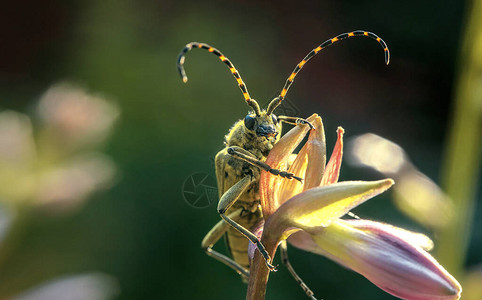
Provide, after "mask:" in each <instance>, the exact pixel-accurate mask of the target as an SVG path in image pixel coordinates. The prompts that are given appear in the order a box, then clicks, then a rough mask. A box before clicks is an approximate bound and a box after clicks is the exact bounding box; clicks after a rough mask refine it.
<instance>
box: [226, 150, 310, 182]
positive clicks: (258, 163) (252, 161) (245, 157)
mask: <svg viewBox="0 0 482 300" xmlns="http://www.w3.org/2000/svg"><path fill="white" fill-rule="evenodd" d="M238 148H239V147H236V146H234V147H229V148H228V154H229V155H231V156H233V157H236V158H239V159H241V160H244V161H245V162H247V163H249V164H251V165H253V166H255V167H258V168H260V169H262V170H265V171H267V172H270V173H271V174H274V175H278V176H281V177H284V178H288V179H293V178H294V179H296V180H298V181H300V182H301V181H303V178H301V177H298V176H295V175H294V174H293V173H290V172H286V171H280V170H278V169H272V168H271V167H270V166H269V165H268V164H266V163H264V162H262V161H260V160H259V159H257V158H254V157H253V156H252V155H247V154H245V153H243V152H244V151H240V149H242V148H239V149H238Z"/></svg>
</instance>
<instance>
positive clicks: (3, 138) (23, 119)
mask: <svg viewBox="0 0 482 300" xmlns="http://www.w3.org/2000/svg"><path fill="white" fill-rule="evenodd" d="M34 158H35V144H34V141H33V135H32V124H31V122H30V119H29V118H28V117H27V116H25V115H23V114H20V113H17V112H14V111H2V112H0V167H1V166H5V164H7V165H12V164H15V165H17V166H19V165H24V164H28V163H29V162H30V161H31V160H32V159H34Z"/></svg>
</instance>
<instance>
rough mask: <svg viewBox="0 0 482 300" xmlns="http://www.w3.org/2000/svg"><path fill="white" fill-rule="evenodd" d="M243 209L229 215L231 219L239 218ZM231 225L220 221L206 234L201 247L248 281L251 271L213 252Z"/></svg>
mask: <svg viewBox="0 0 482 300" xmlns="http://www.w3.org/2000/svg"><path fill="white" fill-rule="evenodd" d="M241 210H242V209H238V210H236V211H235V212H233V213H231V214H229V217H231V218H235V216H239V215H240V212H241ZM229 226H230V225H229V224H228V223H226V222H225V221H224V220H221V221H219V222H218V223H217V224H216V225H214V227H213V228H212V229H211V230H210V231H209V232H208V234H206V236H205V237H204V239H203V241H202V243H201V247H202V248H203V250H204V251H205V252H206V254H207V255H209V256H211V257H212V258H214V259H216V260H218V261H220V262H222V263H223V264H225V265H227V266H228V267H230V268H231V269H233V270H234V271H236V272H237V273H238V274H239V275H241V277H242V278H243V281H247V279H248V277H249V271H248V270H246V268H244V267H242V266H241V265H240V264H238V263H237V262H235V261H234V260H233V259H231V258H229V257H227V256H225V255H223V254H221V253H219V252H217V251H215V250H213V249H212V248H213V246H214V244H216V243H217V242H218V241H219V239H221V237H222V236H223V235H224V234H225V233H226V231H227V230H228V228H229Z"/></svg>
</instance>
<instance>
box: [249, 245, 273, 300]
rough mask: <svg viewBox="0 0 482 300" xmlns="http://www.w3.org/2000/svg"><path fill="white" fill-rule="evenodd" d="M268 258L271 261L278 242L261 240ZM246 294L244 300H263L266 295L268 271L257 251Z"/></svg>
mask: <svg viewBox="0 0 482 300" xmlns="http://www.w3.org/2000/svg"><path fill="white" fill-rule="evenodd" d="M261 243H262V244H263V245H264V247H265V249H266V251H267V252H268V254H269V256H270V257H271V258H272V259H273V258H274V254H275V253H276V248H277V247H278V241H276V240H272V239H268V238H265V237H264V236H263V238H262V239H261ZM249 273H250V275H249V282H248V292H247V294H246V300H263V299H264V297H265V295H266V286H267V285H268V278H269V273H270V271H269V269H268V267H267V266H266V263H265V261H264V258H263V256H262V255H261V254H260V253H259V251H255V253H254V258H253V262H252V263H251V267H250V270H249Z"/></svg>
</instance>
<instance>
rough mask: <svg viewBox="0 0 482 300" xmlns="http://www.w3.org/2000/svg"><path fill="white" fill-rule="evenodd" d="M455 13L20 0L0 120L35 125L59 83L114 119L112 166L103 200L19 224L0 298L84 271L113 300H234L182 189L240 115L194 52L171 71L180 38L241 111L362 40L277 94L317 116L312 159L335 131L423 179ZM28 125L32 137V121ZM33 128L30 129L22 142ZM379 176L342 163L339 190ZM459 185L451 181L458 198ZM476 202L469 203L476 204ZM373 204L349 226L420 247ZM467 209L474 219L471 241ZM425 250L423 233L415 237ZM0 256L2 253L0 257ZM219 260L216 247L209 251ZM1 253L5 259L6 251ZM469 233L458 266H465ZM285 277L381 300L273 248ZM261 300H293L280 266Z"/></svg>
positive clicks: (435, 139)
mask: <svg viewBox="0 0 482 300" xmlns="http://www.w3.org/2000/svg"><path fill="white" fill-rule="evenodd" d="M466 6H467V7H468V4H466V3H465V2H464V1H444V3H443V4H442V3H439V2H437V1H397V2H390V3H389V2H387V1H380V0H375V1H338V2H336V1H310V2H302V3H297V2H296V1H262V2H261V1H210V2H209V3H207V2H204V1H199V2H195V1H162V0H161V1H154V0H143V1H133V0H121V1H112V0H105V1H60V0H50V1H37V2H34V1H23V2H22V1H19V2H10V3H5V4H4V5H3V7H2V9H1V10H2V11H1V12H0V23H1V26H0V28H1V29H0V31H1V37H2V38H1V39H0V40H1V44H2V47H1V49H0V53H1V54H0V99H1V102H0V109H1V110H15V111H19V112H22V113H25V114H27V115H30V116H34V115H35V113H34V111H35V108H36V105H37V103H38V99H39V98H40V97H41V95H42V94H43V93H44V92H45V91H46V90H47V89H48V88H49V87H50V86H52V85H53V84H56V83H58V82H59V81H69V82H71V83H74V84H76V85H79V86H81V87H83V88H85V89H86V90H87V91H88V92H89V93H94V94H102V95H104V96H105V97H106V98H108V99H109V101H110V102H113V103H116V104H117V105H118V107H119V109H120V117H119V119H118V120H117V122H116V123H115V127H114V128H113V131H112V135H111V136H110V138H108V139H106V141H105V143H104V144H103V146H102V147H103V148H102V149H103V151H104V153H106V154H107V155H108V156H109V157H110V158H111V159H112V161H113V162H114V163H115V164H116V165H117V168H118V175H117V177H116V181H115V183H114V184H113V186H112V188H110V189H107V190H103V191H99V192H97V193H94V194H93V195H92V196H91V197H89V198H90V199H89V201H88V202H87V203H86V204H85V205H84V206H83V207H82V208H81V209H79V210H77V211H75V212H74V213H70V214H66V215H61V216H58V215H57V216H50V215H45V214H42V213H37V212H35V211H34V212H29V213H28V214H29V218H28V221H26V224H25V225H23V226H22V228H23V229H22V232H21V233H20V234H17V235H16V237H15V238H14V240H15V242H11V240H7V241H8V242H11V245H9V246H8V247H9V249H8V251H4V253H3V254H1V253H2V252H1V249H0V297H1V298H2V299H3V298H5V297H8V296H12V295H15V294H17V293H19V292H20V291H23V290H25V289H27V288H30V287H32V286H35V285H38V284H40V283H42V282H43V281H45V280H50V279H53V278H55V277H58V276H61V275H65V274H76V273H83V272H91V271H99V272H102V273H105V274H108V275H111V276H113V277H114V278H115V279H116V280H117V281H118V286H119V287H118V290H119V292H117V293H114V294H115V295H114V296H113V298H115V299H206V298H207V299H243V298H244V297H245V292H246V285H244V284H243V283H242V282H241V280H240V279H239V276H237V275H236V274H235V273H234V272H233V271H232V270H230V269H228V268H227V267H225V266H224V265H222V264H220V263H218V262H216V261H214V260H213V259H211V258H209V257H207V256H206V255H205V254H204V252H203V251H202V250H201V248H200V243H201V240H202V238H203V237H204V235H205V234H206V233H207V232H208V231H209V229H210V228H211V227H212V226H213V225H214V224H215V223H216V222H218V220H219V216H218V214H217V213H216V209H215V207H216V206H215V204H212V205H210V206H209V207H205V208H199V207H197V208H195V207H193V206H192V205H190V204H189V203H188V202H187V201H185V199H184V198H183V184H184V183H185V181H186V180H188V179H189V178H190V177H191V176H192V175H193V174H195V173H203V174H207V175H210V176H213V177H214V167H213V163H212V159H213V157H214V155H215V153H216V152H217V151H219V150H220V149H221V148H222V146H223V144H222V143H223V136H224V135H225V134H226V133H227V131H228V129H229V128H230V126H231V125H232V124H233V123H234V121H236V120H237V119H239V118H243V117H244V116H245V114H246V112H247V110H248V107H247V106H246V105H245V103H244V101H243V97H242V94H241V93H240V91H239V89H238V87H237V86H236V82H235V81H234V80H233V78H232V75H231V74H230V72H229V71H228V70H227V69H226V67H225V66H224V65H223V64H222V63H220V61H219V60H218V59H217V58H216V57H215V56H214V55H211V54H209V53H207V52H206V51H196V50H194V51H192V52H190V53H189V54H188V55H187V58H186V64H185V67H186V72H187V75H188V76H189V82H188V83H187V84H183V83H182V81H181V80H180V78H179V75H178V74H177V70H176V66H175V63H176V57H177V55H178V53H179V51H180V50H181V49H182V48H183V47H184V45H185V44H186V43H188V42H191V41H198V42H206V43H209V44H211V45H212V46H214V47H217V48H218V49H220V50H221V51H222V52H223V53H224V54H225V55H226V56H227V57H229V58H230V59H231V60H232V62H233V63H234V65H235V66H236V68H237V69H238V70H239V72H240V73H241V75H242V76H243V79H244V81H245V82H246V84H247V86H248V89H249V91H250V93H251V96H252V97H253V98H255V99H256V100H258V102H260V104H266V103H268V101H269V100H271V98H272V97H273V96H274V95H275V93H276V92H279V90H280V89H281V88H282V86H283V84H284V82H285V80H286V78H287V76H289V74H290V72H291V71H292V69H293V68H294V67H295V65H296V64H297V63H298V62H299V61H300V60H301V59H302V58H303V57H304V56H305V55H306V54H307V53H308V52H309V51H310V50H311V49H312V48H314V47H316V46H317V45H318V44H320V43H321V42H322V41H324V40H325V39H328V38H331V37H333V36H335V35H337V34H339V33H343V32H347V31H352V30H357V29H362V30H368V31H372V32H375V33H376V34H378V35H379V36H381V37H382V38H383V39H384V40H385V41H386V42H387V44H388V46H389V48H390V51H391V55H392V59H391V62H390V65H389V66H385V65H384V63H383V51H382V49H381V48H380V46H379V45H377V43H376V42H374V41H373V40H370V39H364V38H357V39H351V40H349V41H343V42H341V43H339V44H337V45H336V46H333V47H330V48H328V49H327V50H326V51H325V52H324V53H323V54H320V55H318V56H317V57H315V58H314V59H313V60H311V61H310V63H309V64H307V65H306V67H305V68H304V69H303V71H302V72H301V73H300V74H299V76H298V77H297V80H296V81H295V84H294V85H293V87H292V88H291V89H290V92H289V93H288V100H289V103H290V104H292V105H293V107H294V110H295V111H296V112H297V113H298V115H297V116H300V117H307V116H309V115H310V114H312V113H314V112H316V113H318V114H320V115H321V116H322V118H323V120H324V122H325V130H326V132H327V144H328V145H327V146H328V149H331V148H332V147H333V144H334V141H335V138H336V136H335V131H336V128H337V126H339V125H340V126H343V127H344V128H345V130H346V138H349V137H350V136H354V135H358V134H362V133H366V132H374V133H376V134H379V135H381V136H384V137H385V138H388V139H390V140H392V141H395V142H396V143H398V144H399V145H401V146H402V147H403V148H404V149H405V150H406V152H407V153H408V155H409V156H410V157H411V159H412V161H413V163H414V164H415V165H416V166H417V167H418V168H419V169H420V170H421V171H422V172H423V173H425V174H427V175H428V176H429V177H430V178H432V179H433V180H434V181H436V182H439V179H440V176H441V175H440V172H441V166H442V158H443V153H444V152H443V151H444V145H445V143H446V140H447V136H448V132H449V128H450V126H451V123H450V121H449V120H450V117H451V115H452V107H453V98H454V94H455V84H454V82H455V80H456V71H457V55H458V53H459V51H460V46H461V42H462V36H463V33H464V28H465V27H464V24H465V19H464V17H465V16H466V13H467V11H469V9H467V7H466ZM33 123H34V128H35V124H36V123H35V121H33ZM34 130H35V129H34ZM376 178H380V175H379V174H377V173H374V172H370V171H368V170H366V169H354V168H350V167H349V166H348V165H346V164H345V165H344V166H343V169H342V174H341V180H350V179H363V180H370V179H376ZM461 184H463V183H461ZM478 195H480V191H479V192H478ZM390 196H391V194H390V193H386V194H385V195H382V196H380V197H377V198H375V199H373V200H371V201H369V203H367V204H365V205H363V206H362V207H360V208H359V209H357V210H356V211H355V212H356V213H357V214H358V215H359V216H361V217H366V218H370V219H375V220H380V221H386V222H390V223H392V224H395V225H398V226H402V227H405V228H408V229H412V230H417V231H422V232H425V233H427V234H430V232H429V231H427V230H425V229H424V228H423V227H421V226H420V225H417V224H416V223H415V222H413V221H411V220H410V219H409V218H407V217H405V216H403V215H402V214H401V213H400V212H399V211H397V209H396V208H395V207H394V205H393V204H392V202H390ZM481 215H482V211H481V209H480V208H478V211H476V212H475V217H474V220H475V223H474V228H480V226H482V224H481V223H480V217H481ZM432 237H433V236H432ZM4 247H5V246H4ZM216 248H217V249H220V251H225V249H224V243H223V242H220V243H219V244H218V245H216ZM5 253H7V254H5ZM480 253H482V232H481V231H480V230H474V231H473V232H472V235H471V238H470V244H469V247H468V252H467V259H466V263H465V264H466V266H467V267H468V268H469V267H472V266H475V265H477V264H480V263H481V262H482V255H481V254H480ZM290 256H291V260H292V264H293V265H294V267H295V268H296V269H297V271H298V272H299V274H300V275H301V276H302V278H303V279H304V280H305V282H306V283H307V284H308V285H309V286H310V287H311V288H312V289H313V290H314V292H315V295H317V296H318V297H319V298H323V299H392V297H391V296H390V295H388V294H386V293H384V292H383V291H381V290H379V289H378V288H376V287H375V286H374V285H373V284H371V283H369V282H368V281H367V280H366V279H364V278H363V277H362V276H360V275H358V274H355V273H353V272H350V271H347V270H345V269H344V268H342V267H339V266H338V265H336V264H335V263H333V262H331V261H329V260H327V259H324V258H322V257H319V256H316V255H312V254H307V253H304V252H302V251H299V250H297V249H292V250H290ZM267 298H268V299H305V298H306V296H305V295H304V294H303V292H302V291H301V289H300V288H298V287H297V284H296V283H295V282H294V281H293V280H292V278H291V277H290V276H289V274H288V272H287V271H286V269H284V268H282V267H280V271H279V272H277V273H275V274H272V276H271V278H270V282H269V285H268V292H267Z"/></svg>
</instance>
